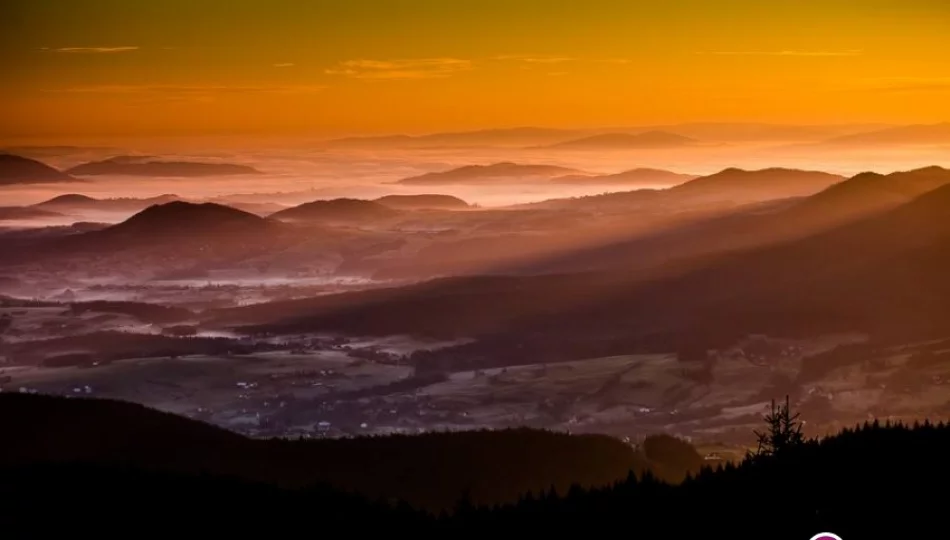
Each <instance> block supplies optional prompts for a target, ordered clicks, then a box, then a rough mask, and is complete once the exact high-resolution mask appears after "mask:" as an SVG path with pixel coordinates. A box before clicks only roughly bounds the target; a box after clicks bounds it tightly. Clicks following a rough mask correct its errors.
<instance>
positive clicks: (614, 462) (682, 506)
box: [0, 396, 950, 540]
mask: <svg viewBox="0 0 950 540" xmlns="http://www.w3.org/2000/svg"><path fill="white" fill-rule="evenodd" d="M0 397H2V398H3V399H2V400H0V423H2V424H3V425H5V427H6V430H7V431H6V432H7V433H9V434H10V435H11V437H10V438H9V443H7V442H5V444H4V445H3V446H2V447H0V458H2V459H0V464H2V467H0V468H2V470H0V474H2V476H0V498H2V499H3V500H4V501H8V502H7V503H5V504H4V505H2V506H0V522H3V521H5V522H6V523H9V524H12V525H13V526H17V525H19V526H27V527H30V528H31V530H32V531H33V532H34V535H36V534H41V533H45V532H46V531H47V529H46V528H45V527H52V526H55V525H56V524H63V523H68V524H69V526H70V527H78V530H85V529H86V528H87V527H88V528H93V527H94V528H95V530H96V531H97V533H101V532H104V531H106V530H109V528H110V527H112V526H119V525H120V524H124V526H127V527H128V526H132V527H143V524H146V525H145V526H147V527H148V530H149V531H150V532H154V530H156V529H153V527H154V528H161V527H171V528H174V527H179V528H188V530H193V528H194V527H201V528H202V530H204V528H205V527H213V529H214V530H215V531H218V532H219V533H220V532H223V531H234V532H244V533H247V532H249V531H252V530H255V531H256V530H267V531H269V532H270V533H274V532H278V531H281V532H283V531H286V532H290V531H293V530H301V528H303V529H304V530H306V529H308V528H318V529H319V528H323V527H337V526H343V527H346V529H345V530H346V531H347V532H349V533H360V532H364V531H365V532H370V531H372V532H384V533H385V534H397V533H398V534H401V533H407V532H408V533H411V534H416V535H420V534H425V535H428V534H433V535H434V534H440V535H446V534H450V535H455V536H463V537H474V536H483V535H485V534H488V533H502V532H505V533H507V532H519V533H522V532H530V533H532V534H553V535H558V536H563V535H565V534H587V535H599V534H604V535H608V534H623V535H624V536H628V537H631V538H659V537H665V538H670V537H671V538H720V537H721V538H730V539H740V538H741V539H746V538H748V539H750V540H751V539H761V538H769V539H770V540H771V539H775V540H783V539H786V538H787V539H790V540H791V539H802V538H804V539H807V538H811V537H812V536H813V535H815V534H817V533H818V532H822V531H831V532H834V533H836V534H838V535H840V536H841V537H843V538H882V539H883V538H908V537H910V536H914V535H921V536H925V537H940V535H943V534H945V529H946V526H945V525H943V524H942V515H943V507H944V500H945V498H944V497H943V495H942V493H943V488H944V487H945V486H946V485H947V482H948V481H950V466H948V465H947V461H946V460H947V457H946V456H947V455H948V452H950V427H948V426H946V425H944V424H930V423H924V424H915V425H913V426H906V425H889V424H885V425H881V424H878V423H876V422H875V423H869V424H865V425H864V426H861V427H858V428H855V429H849V430H845V431H843V432H841V433H840V434H838V435H836V436H833V437H828V438H825V439H823V440H811V441H805V440H800V439H799V438H797V436H794V433H797V431H782V429H784V428H783V427H782V426H783V425H784V424H783V423H782V422H783V421H782V418H778V419H777V420H776V421H775V423H773V425H774V426H778V427H777V428H775V430H773V433H772V435H775V433H776V432H777V433H778V434H779V435H781V436H773V437H765V439H764V440H765V441H766V442H767V443H768V444H772V445H774V448H773V451H771V452H764V453H762V454H761V455H757V456H754V457H749V458H748V459H746V460H745V461H744V462H742V463H740V464H737V465H731V464H730V465H726V466H724V467H719V468H717V469H716V470H711V469H704V470H703V471H702V472H700V473H698V474H695V475H691V476H690V477H689V478H687V479H685V480H684V481H683V482H682V483H680V484H679V485H671V484H668V483H665V482H662V481H660V480H658V479H656V478H655V477H654V476H653V475H652V474H651V473H650V472H649V471H640V472H639V473H637V472H633V471H632V470H630V469H634V467H632V466H631V461H630V459H631V458H630V454H625V453H623V452H621V451H620V449H621V448H622V447H624V445H620V444H619V443H618V442H617V441H611V440H610V439H609V438H606V437H603V438H598V437H594V438H584V437H569V436H567V435H556V434H546V433H544V432H534V431H530V430H515V431H510V432H496V433H492V432H474V433H459V434H432V435H425V436H418V437H417V436H403V437H386V438H382V439H354V440H344V441H334V442H332V443H327V442H325V441H318V442H302V443H297V442H279V443H278V442H275V441H249V440H247V439H244V438H242V437H240V436H237V435H234V434H231V433H228V432H224V431H220V430H216V429H215V428H211V427H208V426H204V425H201V424H198V423H195V422H191V421H187V420H184V419H180V418H176V417H173V416H172V415H164V414H162V413H155V412H154V411H147V410H146V409H144V408H138V407H137V406H131V405H128V404H121V406H117V405H116V404H115V402H108V401H99V400H72V401H70V402H69V403H66V404H65V406H63V405H62V402H65V401H66V400H57V399H55V398H46V397H42V396H0ZM8 398H14V399H12V400H11V399H8ZM77 407H78V410H79V412H74V411H73V409H76V408H77ZM128 407H133V409H129V408H128ZM59 408H64V409H69V412H62V411H60V410H59ZM90 408H91V409H94V410H91V409H90ZM13 410H15V411H16V414H14V413H12V412H11V411H13ZM143 411H144V412H143ZM93 413H95V414H93ZM90 414H91V415H92V416H89V415H90ZM84 415H85V416H84ZM152 415H157V416H152ZM21 417H25V418H21ZM83 417H85V419H86V420H85V421H82V418H83ZM39 418H44V419H49V420H50V423H48V424H44V425H37V424H38V422H37V419H39ZM786 420H788V418H787V417H786ZM143 426H144V427H143ZM786 427H787V426H786ZM31 430H32V431H31ZM776 430H777V431H776ZM149 432H151V433H152V435H149ZM110 433H111V435H110ZM24 434H26V435H27V437H26V438H24ZM30 434H32V435H30ZM789 434H791V435H792V436H787V437H786V436H785V435H789ZM103 439H105V441H106V442H105V443H103ZM24 440H26V441H29V442H30V444H25V443H24V442H23V441H24ZM11 443H12V444H11ZM70 443H71V444H70ZM324 444H326V446H323V447H321V446H319V445H324ZM30 445H32V446H30ZM254 447H256V448H258V449H259V448H265V447H270V448H274V449H278V448H279V450H273V451H267V452H263V451H262V452H260V453H256V452H253V451H249V450H247V449H250V448H254ZM320 448H323V449H330V450H326V451H323V450H318V449H320ZM775 448H780V451H778V450H775ZM17 449H19V450H17ZM237 449H241V451H240V452H238V451H236V450H237ZM107 450H108V451H107ZM672 450H675V449H673V448H664V449H663V450H662V453H668V452H670V451H672ZM17 451H19V452H20V453H19V454H16V452H17ZM84 452H85V453H84ZM321 452H322V453H321ZM17 456H18V459H15V458H17ZM70 456H71V458H70V459H66V458H67V457H70ZM143 456H151V457H150V459H151V461H149V460H145V459H144V458H143ZM27 458H29V459H27ZM94 458H96V459H94ZM133 458H134V459H133ZM407 460H409V461H411V462H412V463H413V464H414V466H413V467H408V468H407V467H406V463H407V462H409V461H407ZM262 462H263V464H262ZM169 463H178V464H179V465H180V464H190V468H186V467H178V468H177V469H174V468H170V467H168V464H169ZM163 464H164V465H163ZM257 465H262V466H264V467H270V468H271V469H270V470H272V471H277V470H278V469H281V470H282V472H281V473H280V479H279V480H278V478H277V477H273V478H271V479H268V478H267V475H266V474H255V475H249V474H244V475H243V476H242V475H238V474H228V469H229V468H231V472H232V473H233V472H234V471H236V470H244V471H249V470H253V469H254V467H255V466H257ZM354 466H356V467H362V469H364V471H363V472H362V473H354V472H353V469H349V470H347V469H348V468H350V467H354ZM610 467H618V468H627V469H628V471H629V472H627V473H626V475H625V476H624V477H622V478H620V479H617V480H615V481H612V482H608V483H606V485H604V484H600V485H591V486H587V487H585V486H583V485H580V483H576V482H569V483H564V482H562V478H563V477H564V476H573V477H574V478H575V479H576V480H579V481H580V480H585V481H590V480H592V479H594V477H593V476H590V475H596V474H600V473H597V472H596V471H598V470H601V471H602V470H604V469H605V468H610ZM585 470H586V471H587V473H586V474H587V476H585V472H584V471H585ZM260 471H261V472H263V471H265V469H260ZM319 471H324V472H326V471H340V473H339V474H341V475H342V476H341V477H343V478H346V479H348V480H349V481H351V482H356V483H357V484H358V483H359V481H360V480H359V478H358V477H359V475H360V474H362V476H363V478H375V479H376V480H377V481H386V482H392V483H393V485H402V486H404V487H405V488H406V489H408V490H413V489H418V490H426V489H432V490H433V492H435V491H439V489H438V488H437V487H434V486H438V484H439V482H446V483H448V482H449V480H448V479H447V476H448V475H450V474H455V475H459V474H463V475H464V474H467V475H468V483H466V482H462V483H461V484H459V483H456V484H455V485H454V486H453V489H457V488H458V487H460V486H461V487H462V488H463V489H462V496H461V497H456V503H455V504H454V505H452V506H451V507H449V508H445V509H443V510H441V511H435V512H430V511H425V510H417V509H413V508H412V507H411V506H410V505H408V504H406V503H404V502H399V501H398V500H397V498H394V497H380V496H379V495H378V494H371V495H367V494H365V493H364V494H363V495H362V496H357V495H353V494H350V495H348V494H345V493H344V492H341V491H339V490H337V489H334V488H331V487H326V486H327V485H332V484H333V482H332V481H324V482H319V481H314V480H315V479H317V478H318V475H316V474H315V472H319ZM460 471H461V472H460ZM545 473H548V474H551V475H552V476H553V477H557V480H556V481H555V482H552V484H554V485H553V486H550V485H549V486H548V487H541V488H537V489H531V490H524V491H530V493H524V494H522V495H520V496H518V497H516V498H515V499H514V500H513V501H512V502H510V503H504V504H499V503H483V502H481V501H480V500H479V499H482V498H483V497H484V493H485V492H483V491H480V489H482V487H485V488H486V489H499V488H498V487H497V486H506V487H507V488H509V489H511V488H512V486H515V485H516V484H520V485H526V484H525V483H524V479H525V478H527V477H531V476H532V475H538V476H537V478H535V479H534V480H533V481H535V482H536V481H537V479H539V478H542V477H543V475H544V474H545ZM325 478H326V477H325ZM458 478H459V476H456V477H455V481H456V482H457V481H458ZM571 484H576V485H574V486H573V487H571ZM321 486H323V487H321ZM502 489H503V488H502ZM356 491H360V489H358V488H357V489H356ZM442 493H443V494H444V493H446V491H442ZM483 500H484V499H483ZM418 506H420V505H417V507H418ZM50 515H56V516H57V519H56V520H44V519H39V518H42V517H44V516H50ZM8 530H13V529H8ZM128 530H136V529H128ZM180 530H184V529H180ZM922 531H924V532H923V533H922Z"/></svg>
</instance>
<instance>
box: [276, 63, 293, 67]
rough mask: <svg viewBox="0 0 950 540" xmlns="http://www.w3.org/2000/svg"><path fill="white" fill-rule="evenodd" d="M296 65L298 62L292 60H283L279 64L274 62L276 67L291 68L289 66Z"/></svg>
mask: <svg viewBox="0 0 950 540" xmlns="http://www.w3.org/2000/svg"><path fill="white" fill-rule="evenodd" d="M295 65H296V64H294V63H292V62H281V63H279V64H274V67H275V68H289V67H294V66H295Z"/></svg>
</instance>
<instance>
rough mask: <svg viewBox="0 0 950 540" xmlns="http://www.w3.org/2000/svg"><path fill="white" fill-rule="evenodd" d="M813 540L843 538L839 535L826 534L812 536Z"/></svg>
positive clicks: (836, 539)
mask: <svg viewBox="0 0 950 540" xmlns="http://www.w3.org/2000/svg"><path fill="white" fill-rule="evenodd" d="M811 540H841V537H840V536H838V535H837V534H832V533H828V532H824V533H818V534H816V535H815V536H812V537H811Z"/></svg>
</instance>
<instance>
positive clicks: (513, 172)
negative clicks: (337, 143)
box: [397, 161, 584, 185]
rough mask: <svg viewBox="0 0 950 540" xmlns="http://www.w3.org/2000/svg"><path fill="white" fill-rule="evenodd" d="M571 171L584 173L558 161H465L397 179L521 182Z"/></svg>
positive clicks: (412, 181) (428, 182) (405, 181)
mask: <svg viewBox="0 0 950 540" xmlns="http://www.w3.org/2000/svg"><path fill="white" fill-rule="evenodd" d="M571 174H584V173H583V171H579V170H577V169H571V168H568V167H560V166H557V165H529V164H520V163H513V162H510V161H503V162H499V163H493V164H491V165H465V166H462V167H457V168H455V169H449V170H447V171H441V172H431V173H426V174H422V175H419V176H412V177H409V178H403V179H402V180H399V181H398V182H397V183H399V184H407V185H449V184H472V185H477V184H490V183H504V182H511V183H518V181H519V180H521V181H523V180H529V181H532V182H537V181H542V182H544V181H547V180H549V179H551V178H555V177H558V176H566V175H571Z"/></svg>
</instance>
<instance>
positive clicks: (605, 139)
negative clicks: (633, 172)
mask: <svg viewBox="0 0 950 540" xmlns="http://www.w3.org/2000/svg"><path fill="white" fill-rule="evenodd" d="M696 144H699V141H697V140H696V139H692V138H689V137H684V136H682V135H677V134H675V133H669V132H665V131H648V132H645V133H636V134H630V133H604V134H601V135H591V136H590V137H584V138H582V139H574V140H570V141H564V142H559V143H555V144H552V145H549V146H547V147H546V148H550V149H554V150H558V149H561V150H639V149H660V148H681V147H686V146H694V145H696Z"/></svg>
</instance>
